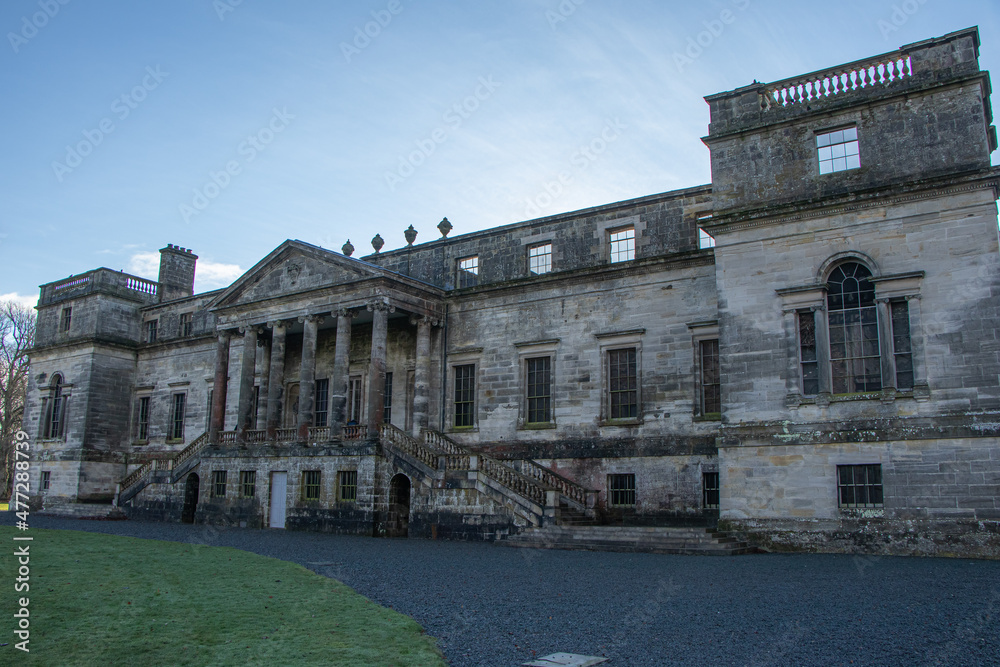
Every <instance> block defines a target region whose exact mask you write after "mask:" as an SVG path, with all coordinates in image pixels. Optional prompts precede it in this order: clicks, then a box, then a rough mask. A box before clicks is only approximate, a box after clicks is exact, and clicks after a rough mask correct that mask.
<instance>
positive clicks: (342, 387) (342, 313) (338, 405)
mask: <svg viewBox="0 0 1000 667" xmlns="http://www.w3.org/2000/svg"><path fill="white" fill-rule="evenodd" d="M352 319H354V311H352V310H346V309H344V308H341V309H340V310H338V311H337V347H336V348H335V350H334V353H333V382H332V383H331V384H332V386H331V387H330V397H331V402H330V425H331V426H333V435H334V436H335V437H336V436H338V435H340V433H341V429H342V427H343V426H344V421H345V419H344V417H345V415H346V414H347V380H348V376H349V374H350V368H349V365H350V352H351V320H352Z"/></svg>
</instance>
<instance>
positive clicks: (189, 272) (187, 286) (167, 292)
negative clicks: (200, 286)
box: [159, 243, 198, 301]
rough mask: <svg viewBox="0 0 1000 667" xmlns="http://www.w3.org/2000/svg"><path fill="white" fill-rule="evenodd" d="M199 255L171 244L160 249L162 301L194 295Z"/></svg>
mask: <svg viewBox="0 0 1000 667" xmlns="http://www.w3.org/2000/svg"><path fill="white" fill-rule="evenodd" d="M197 262H198V255H195V254H194V253H193V252H191V249H190V248H182V247H180V246H175V245H173V244H171V243H168V244H167V247H166V248H161V249H160V277H159V283H160V301H171V300H173V299H181V298H183V297H186V296H191V295H192V294H194V266H195V264H196V263H197Z"/></svg>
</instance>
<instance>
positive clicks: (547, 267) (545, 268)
mask: <svg viewBox="0 0 1000 667" xmlns="http://www.w3.org/2000/svg"><path fill="white" fill-rule="evenodd" d="M542 248H547V249H548V252H543V253H536V254H532V253H533V252H534V251H536V250H539V249H542ZM539 257H544V258H546V261H545V262H544V263H541V264H537V263H535V262H533V261H532V260H535V259H537V258H539ZM552 260H553V256H552V241H543V242H542V243H535V244H533V245H529V246H528V275H529V276H544V275H545V274H546V273H552V271H553V261H552ZM533 264H534V265H535V268H532V267H533ZM537 268H541V269H542V270H541V271H539V270H536V269H537Z"/></svg>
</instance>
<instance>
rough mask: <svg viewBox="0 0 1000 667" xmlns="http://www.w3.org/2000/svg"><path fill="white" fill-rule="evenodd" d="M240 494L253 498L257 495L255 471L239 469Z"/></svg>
mask: <svg viewBox="0 0 1000 667" xmlns="http://www.w3.org/2000/svg"><path fill="white" fill-rule="evenodd" d="M240 494H241V495H242V496H243V497H244V498H253V497H254V496H255V495H257V471H256V470H241V471H240Z"/></svg>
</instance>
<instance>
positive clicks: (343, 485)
mask: <svg viewBox="0 0 1000 667" xmlns="http://www.w3.org/2000/svg"><path fill="white" fill-rule="evenodd" d="M337 475H338V477H339V478H340V479H339V480H337V488H338V491H337V495H338V496H339V499H340V500H344V501H348V502H353V501H355V500H357V499H358V471H357V470H341V471H340V472H339V473H337Z"/></svg>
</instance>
